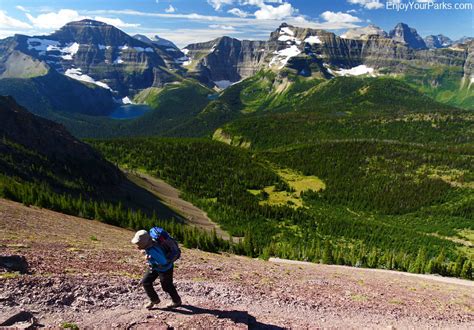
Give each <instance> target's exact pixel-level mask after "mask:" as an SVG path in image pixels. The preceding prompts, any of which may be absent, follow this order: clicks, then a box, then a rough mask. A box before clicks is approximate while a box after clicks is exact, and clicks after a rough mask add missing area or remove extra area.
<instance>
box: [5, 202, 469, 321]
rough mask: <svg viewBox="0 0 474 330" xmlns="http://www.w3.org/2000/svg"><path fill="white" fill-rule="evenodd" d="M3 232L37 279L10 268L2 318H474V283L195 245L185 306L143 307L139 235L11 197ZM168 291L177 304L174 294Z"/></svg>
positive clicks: (186, 259) (185, 265)
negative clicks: (281, 259)
mask: <svg viewBox="0 0 474 330" xmlns="http://www.w3.org/2000/svg"><path fill="white" fill-rule="evenodd" d="M59 223H60V224H61V226H58V224H59ZM53 229H54V230H53ZM0 232H1V233H2V236H1V239H0V244H1V245H0V246H1V249H2V254H3V255H12V254H15V255H22V256H25V257H26V260H27V261H28V263H29V266H30V274H26V275H19V274H15V273H12V272H7V273H5V272H4V273H0V283H1V285H0V306H1V308H0V323H2V322H4V321H5V320H7V319H8V317H10V316H12V315H17V319H16V320H17V321H18V320H21V319H22V318H21V317H20V316H23V319H25V320H26V321H27V322H24V323H15V320H12V321H10V323H9V324H6V325H10V326H20V325H22V326H24V325H31V324H32V323H34V324H42V325H44V326H46V327H60V326H64V325H66V323H69V324H70V325H77V326H79V327H80V328H83V327H102V328H110V327H114V328H119V329H126V328H127V329H150V328H157V327H167V328H168V327H178V328H189V327H192V328H199V329H209V328H215V327H218V328H237V329H240V328H242V329H247V328H254V329H269V328H271V329H283V328H317V327H325V328H326V327H339V328H346V327H356V328H357V327H364V328H367V327H368V328H386V327H391V328H429V327H442V328H457V329H469V328H472V327H473V326H474V312H473V306H474V300H473V297H472V295H470V294H469V293H468V292H470V291H471V289H472V287H473V286H472V282H467V281H462V280H454V279H443V278H439V277H432V276H423V275H421V276H420V275H418V276H416V275H410V274H403V273H397V272H387V271H374V270H368V269H356V268H348V267H340V266H325V265H316V264H314V265H313V264H304V263H300V264H299V263H280V262H278V263H274V262H267V261H262V260H253V259H249V258H244V257H237V256H233V255H219V254H210V253H204V252H200V251H198V250H187V249H184V252H183V256H182V259H181V260H180V261H178V263H177V266H176V270H175V282H176V284H177V288H178V291H179V292H180V294H181V295H182V298H183V302H184V305H183V306H182V307H180V308H178V309H176V310H174V311H171V310H168V309H166V308H163V307H159V308H157V309H155V310H151V311H148V310H144V309H142V307H141V306H142V304H143V302H144V301H145V295H144V292H143V290H142V288H141V287H140V284H139V278H140V276H141V274H142V271H143V267H144V266H143V262H144V261H143V256H141V254H140V253H139V252H138V251H137V250H136V249H134V248H133V247H132V246H131V245H130V243H129V241H130V237H131V236H132V235H133V233H132V232H131V231H128V230H124V229H119V228H116V227H112V226H108V225H104V224H101V223H98V222H95V221H90V220H83V219H79V218H75V217H71V216H65V215H62V214H59V213H55V212H51V211H46V210H40V209H35V208H27V207H24V206H21V205H19V204H17V203H14V202H9V201H5V200H0ZM158 287H159V284H157V289H158ZM158 293H159V295H160V297H161V298H162V300H163V303H162V305H160V306H165V304H166V303H167V301H168V297H167V296H166V295H165V294H163V293H162V292H161V291H160V289H158ZM20 311H23V314H21V315H19V314H18V312H20ZM32 316H33V317H34V318H36V321H35V322H33V321H34V320H33V321H29V320H31V317H32Z"/></svg>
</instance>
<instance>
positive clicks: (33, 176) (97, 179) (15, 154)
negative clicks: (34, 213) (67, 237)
mask: <svg viewBox="0 0 474 330" xmlns="http://www.w3.org/2000/svg"><path fill="white" fill-rule="evenodd" d="M0 122H1V125H0V136H1V137H2V139H1V140H0V155H1V158H0V196H1V197H5V198H9V199H13V200H16V201H19V202H23V203H25V204H28V205H37V206H40V207H45V208H49V209H54V210H58V211H62V212H64V213H68V214H75V215H81V216H83V217H86V218H95V219H102V220H104V221H108V222H113V223H117V222H118V221H120V217H125V218H127V214H129V215H130V212H129V209H130V210H134V211H137V212H138V211H140V212H142V213H145V214H148V215H149V216H150V217H151V215H152V214H153V213H154V212H155V213H156V214H157V215H159V216H160V218H162V219H171V218H180V216H179V215H178V214H177V213H176V212H175V211H174V210H172V209H170V208H169V207H167V206H166V205H164V204H163V203H162V202H161V201H160V200H158V199H157V198H155V197H154V196H153V195H152V194H150V193H149V192H148V191H146V190H145V189H143V188H141V187H139V186H137V185H136V184H134V183H132V182H131V181H129V180H128V179H127V178H126V177H125V176H124V175H123V174H122V172H121V171H120V170H119V169H118V168H117V167H115V166H114V165H113V164H111V163H110V162H108V161H106V160H105V159H104V158H103V157H102V156H101V155H100V154H99V153H98V152H97V151H96V150H94V149H93V148H91V147H90V146H89V145H87V144H85V143H83V142H81V141H79V140H77V139H76V138H75V137H73V136H72V135H71V134H70V133H69V132H68V131H66V129H65V128H64V127H63V126H61V125H59V124H56V123H54V122H52V121H49V120H46V119H43V118H41V117H38V116H36V115H33V114H31V113H30V112H28V111H26V109H25V108H23V107H21V106H19V105H18V104H17V103H16V102H15V100H14V99H13V98H11V97H0ZM130 216H131V215H130ZM142 217H143V215H142ZM122 221H124V220H123V219H122ZM127 221H128V220H127Z"/></svg>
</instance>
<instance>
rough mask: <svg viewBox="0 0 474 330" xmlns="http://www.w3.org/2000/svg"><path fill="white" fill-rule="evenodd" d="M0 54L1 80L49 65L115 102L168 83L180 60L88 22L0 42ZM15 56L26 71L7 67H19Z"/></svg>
mask: <svg viewBox="0 0 474 330" xmlns="http://www.w3.org/2000/svg"><path fill="white" fill-rule="evenodd" d="M0 50H1V51H0V78H3V77H21V78H22V77H31V76H34V75H39V74H41V73H44V72H45V71H46V68H48V67H50V68H52V69H54V70H55V71H57V72H59V73H62V74H65V75H67V76H69V77H71V78H73V79H77V80H79V81H86V82H91V83H94V84H96V85H98V86H100V87H102V88H105V89H109V90H111V91H113V92H114V94H115V95H116V97H119V98H123V97H125V96H129V95H133V94H134V93H136V92H137V91H139V90H141V89H144V88H148V87H151V86H162V85H163V84H164V83H166V82H170V81H173V80H174V75H173V74H172V73H171V72H170V70H171V71H179V69H180V66H179V63H178V61H177V59H179V58H180V57H182V56H183V54H182V53H181V52H180V51H179V50H177V49H173V51H167V50H166V48H165V47H163V46H156V45H154V44H148V43H145V42H142V41H140V40H137V39H135V38H133V37H131V36H129V35H128V34H126V33H124V32H122V31H121V30H119V29H117V28H115V27H113V26H111V25H108V24H106V23H102V22H98V21H93V20H88V19H86V20H82V21H78V22H71V23H68V24H66V25H65V26H63V27H62V28H61V29H59V30H58V31H56V32H54V33H53V34H51V35H48V36H36V37H28V36H23V35H15V36H14V37H10V38H7V39H4V40H2V41H1V42H0ZM12 57H13V58H12ZM18 57H24V58H27V60H28V61H27V62H26V64H27V65H28V68H25V69H23V70H20V69H19V68H15V69H13V68H12V67H15V66H16V67H17V66H19V64H18V60H15V58H18ZM12 63H15V65H13V64H12ZM31 67H34V68H35V69H34V70H32V69H31ZM14 72H19V73H20V74H16V75H13V73H14ZM34 73H36V74H34Z"/></svg>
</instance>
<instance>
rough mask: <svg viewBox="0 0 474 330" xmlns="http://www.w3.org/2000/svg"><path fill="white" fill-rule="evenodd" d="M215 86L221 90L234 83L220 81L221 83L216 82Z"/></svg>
mask: <svg viewBox="0 0 474 330" xmlns="http://www.w3.org/2000/svg"><path fill="white" fill-rule="evenodd" d="M214 84H216V86H217V87H219V88H220V89H226V88H227V87H229V86H230V85H232V82H231V81H230V80H219V81H214Z"/></svg>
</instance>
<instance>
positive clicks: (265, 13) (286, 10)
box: [254, 2, 295, 20]
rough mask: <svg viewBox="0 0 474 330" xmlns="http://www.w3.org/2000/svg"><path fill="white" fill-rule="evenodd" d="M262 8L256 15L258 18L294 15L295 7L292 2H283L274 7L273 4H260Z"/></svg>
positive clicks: (278, 17)
mask: <svg viewBox="0 0 474 330" xmlns="http://www.w3.org/2000/svg"><path fill="white" fill-rule="evenodd" d="M259 7H260V9H259V10H257V11H256V12H255V13H254V15H255V18H256V19H278V20H281V19H284V18H287V17H291V16H293V14H294V13H295V9H294V8H293V6H292V5H291V4H290V3H287V2H286V3H283V4H281V5H280V6H277V7H273V6H271V5H266V4H264V3H263V4H260V5H259Z"/></svg>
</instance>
